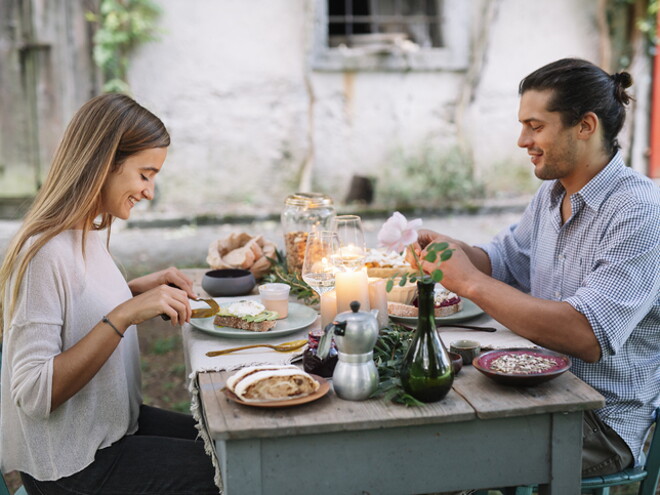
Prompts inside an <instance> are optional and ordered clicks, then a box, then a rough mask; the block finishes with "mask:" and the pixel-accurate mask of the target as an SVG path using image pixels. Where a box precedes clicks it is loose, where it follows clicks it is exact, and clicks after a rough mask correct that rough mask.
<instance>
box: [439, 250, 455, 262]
mask: <svg viewBox="0 0 660 495" xmlns="http://www.w3.org/2000/svg"><path fill="white" fill-rule="evenodd" d="M453 253H454V250H453V249H449V250H447V251H444V252H443V253H442V254H441V255H440V261H447V260H448V259H449V258H451V255H452V254H453Z"/></svg>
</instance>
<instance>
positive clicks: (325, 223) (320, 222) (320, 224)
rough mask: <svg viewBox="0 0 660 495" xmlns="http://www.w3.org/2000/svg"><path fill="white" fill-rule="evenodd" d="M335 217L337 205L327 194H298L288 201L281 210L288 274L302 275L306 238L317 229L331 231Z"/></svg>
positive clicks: (291, 196) (288, 198)
mask: <svg viewBox="0 0 660 495" xmlns="http://www.w3.org/2000/svg"><path fill="white" fill-rule="evenodd" d="M334 217H335V208H334V203H333V201H332V198H331V197H330V196H327V195H325V194H321V193H300V192H299V193H295V194H292V195H290V196H288V197H287V198H286V200H285V201H284V210H283V211H282V229H283V231H284V247H285V249H286V264H287V269H288V271H289V272H291V273H297V274H300V271H301V269H302V264H303V260H304V258H305V247H306V245H307V235H308V234H309V233H310V232H313V231H316V230H331V229H332V220H333V219H334Z"/></svg>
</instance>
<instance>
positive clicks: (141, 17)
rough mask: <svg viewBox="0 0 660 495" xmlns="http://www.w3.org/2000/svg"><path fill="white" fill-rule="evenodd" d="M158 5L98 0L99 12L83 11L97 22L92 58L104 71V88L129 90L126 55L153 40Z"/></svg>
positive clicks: (141, 0)
mask: <svg viewBox="0 0 660 495" xmlns="http://www.w3.org/2000/svg"><path fill="white" fill-rule="evenodd" d="M160 12H161V9H160V7H159V6H158V5H157V4H156V3H155V2H153V1H152V0H101V4H100V9H99V13H98V14H95V13H93V12H87V13H86V19H87V20H88V21H90V22H94V23H96V24H98V29H97V31H96V34H95V35H94V62H95V63H96V65H97V66H98V67H99V68H100V69H101V72H102V75H103V80H104V84H103V91H104V92H106V93H128V91H129V87H128V83H127V81H126V79H127V73H128V57H129V55H130V53H131V52H132V51H133V50H134V49H135V48H136V47H137V46H138V45H139V44H140V43H145V42H147V41H154V40H156V39H157V37H156V29H155V27H154V21H155V20H156V18H157V17H158V15H159V14H160Z"/></svg>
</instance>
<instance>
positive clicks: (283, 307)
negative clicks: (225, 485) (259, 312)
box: [259, 283, 291, 320]
mask: <svg viewBox="0 0 660 495" xmlns="http://www.w3.org/2000/svg"><path fill="white" fill-rule="evenodd" d="M290 290H291V287H290V286H289V285H287V284H277V283H273V284H263V285H260V286H259V296H260V297H261V304H263V305H264V306H266V309H267V310H268V311H276V312H277V314H279V317H278V318H277V319H278V320H281V319H282V318H286V317H287V316H288V314H289V291H290Z"/></svg>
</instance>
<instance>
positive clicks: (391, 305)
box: [387, 289, 463, 317]
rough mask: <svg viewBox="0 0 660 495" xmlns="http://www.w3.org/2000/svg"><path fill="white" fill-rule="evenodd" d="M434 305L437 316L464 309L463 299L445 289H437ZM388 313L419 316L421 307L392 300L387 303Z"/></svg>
mask: <svg viewBox="0 0 660 495" xmlns="http://www.w3.org/2000/svg"><path fill="white" fill-rule="evenodd" d="M413 302H414V301H413ZM434 307H435V309H434V312H435V316H439V317H443V316H450V315H453V314H454V313H458V312H459V311H461V310H462V309H463V301H462V300H461V298H460V296H458V295H457V294H454V293H453V292H449V291H448V290H445V289H443V290H441V291H436V293H435V297H434ZM387 313H388V314H390V315H394V316H418V314H419V308H418V307H417V306H415V305H414V304H403V303H399V302H391V301H390V302H388V303H387Z"/></svg>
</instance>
